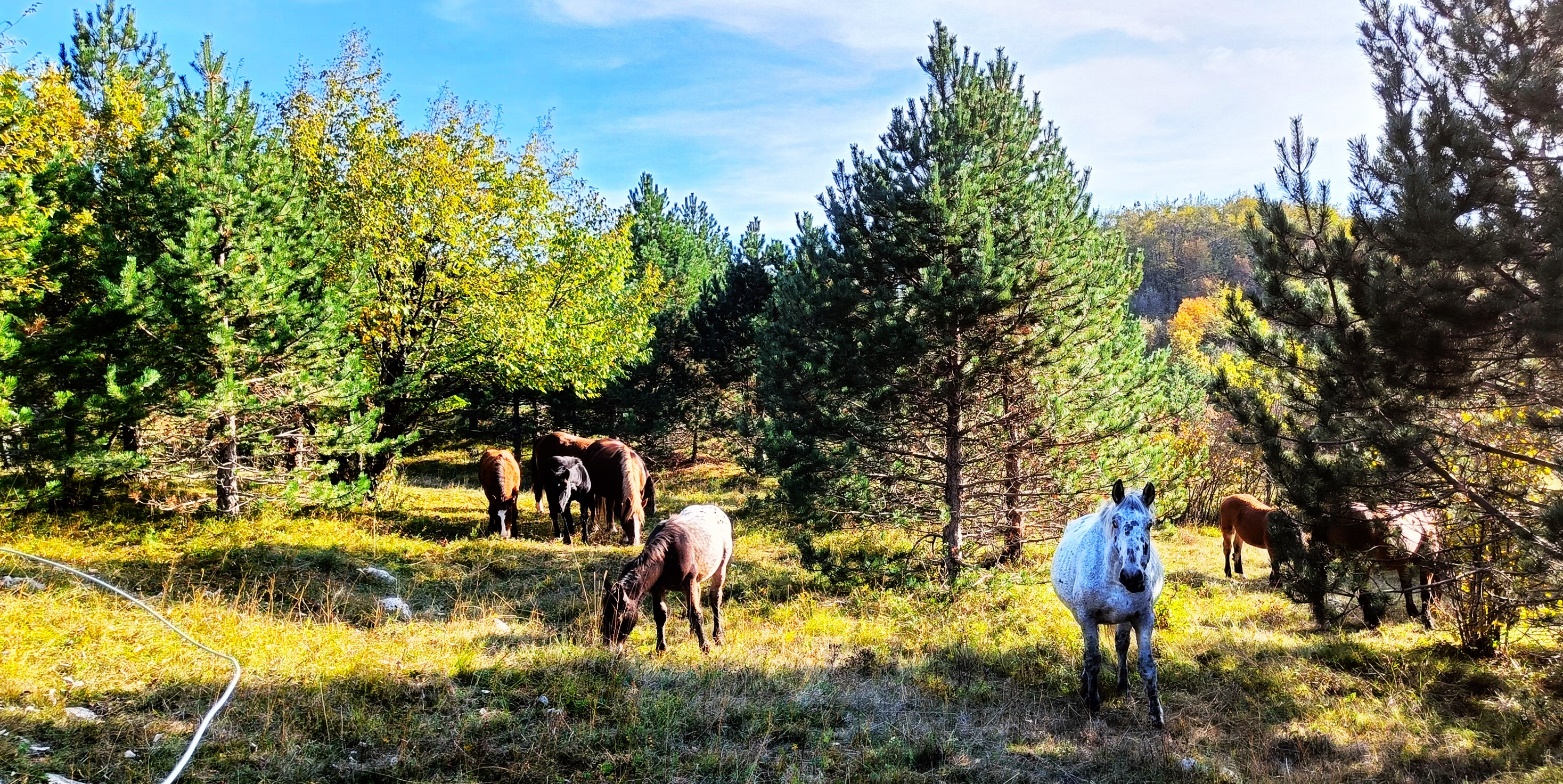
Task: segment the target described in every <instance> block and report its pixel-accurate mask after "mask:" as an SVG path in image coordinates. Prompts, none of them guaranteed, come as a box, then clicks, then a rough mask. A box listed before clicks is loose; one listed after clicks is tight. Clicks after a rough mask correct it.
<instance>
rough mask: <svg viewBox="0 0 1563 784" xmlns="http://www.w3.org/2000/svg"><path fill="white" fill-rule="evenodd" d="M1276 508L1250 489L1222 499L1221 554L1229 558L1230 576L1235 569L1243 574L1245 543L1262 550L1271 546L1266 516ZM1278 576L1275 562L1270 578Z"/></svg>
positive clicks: (1228, 574)
mask: <svg viewBox="0 0 1563 784" xmlns="http://www.w3.org/2000/svg"><path fill="white" fill-rule="evenodd" d="M1274 511H1275V507H1273V506H1269V505H1268V504H1265V503H1264V502H1263V501H1260V500H1259V499H1257V498H1255V497H1253V496H1251V495H1249V494H1247V493H1238V494H1236V495H1229V496H1227V497H1226V498H1223V499H1221V556H1222V559H1223V560H1224V561H1225V562H1226V570H1227V576H1228V577H1231V576H1232V572H1233V571H1236V572H1237V574H1238V576H1240V577H1241V576H1242V575H1243V545H1245V544H1246V545H1249V546H1252V547H1257V548H1259V549H1261V550H1269V549H1270V533H1269V530H1268V529H1267V528H1266V526H1265V520H1266V519H1267V518H1268V517H1269V516H1270V513H1271V512H1274ZM1279 579H1280V575H1279V573H1278V572H1276V571H1275V567H1274V564H1272V565H1271V569H1270V582H1272V583H1273V582H1276V581H1277V580H1279Z"/></svg>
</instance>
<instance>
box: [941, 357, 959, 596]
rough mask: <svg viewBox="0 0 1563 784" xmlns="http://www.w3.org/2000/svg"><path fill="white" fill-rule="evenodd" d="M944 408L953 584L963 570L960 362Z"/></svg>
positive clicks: (947, 564)
mask: <svg viewBox="0 0 1563 784" xmlns="http://www.w3.org/2000/svg"><path fill="white" fill-rule="evenodd" d="M945 394H946V397H945V410H944V505H945V508H946V509H947V510H948V511H949V513H950V520H949V522H947V523H945V526H944V574H945V579H947V580H949V582H950V585H952V586H953V585H955V579H956V578H957V577H958V576H960V570H961V535H962V533H963V532H962V530H961V500H962V495H963V494H962V492H961V491H962V489H963V488H962V487H961V436H962V433H961V385H960V363H959V362H958V361H957V362H955V363H954V364H953V366H952V367H951V373H950V379H949V389H948V390H947V391H946V393H945Z"/></svg>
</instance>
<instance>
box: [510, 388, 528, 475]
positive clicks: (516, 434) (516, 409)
mask: <svg viewBox="0 0 1563 784" xmlns="http://www.w3.org/2000/svg"><path fill="white" fill-rule="evenodd" d="M524 442H525V439H524V438H523V437H522V435H521V393H520V392H517V393H515V394H514V395H511V396H510V451H511V453H512V454H514V455H515V456H516V460H521V445H522V443H524Z"/></svg>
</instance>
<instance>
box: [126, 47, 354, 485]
mask: <svg viewBox="0 0 1563 784" xmlns="http://www.w3.org/2000/svg"><path fill="white" fill-rule="evenodd" d="M224 60H225V58H224V57H223V56H221V55H219V54H217V53H215V52H214V51H213V50H212V42H211V39H210V38H208V39H207V40H205V41H204V42H203V43H202V45H201V50H200V52H199V55H198V57H197V59H196V61H195V62H194V63H193V66H194V69H195V79H194V80H190V81H186V80H183V79H182V80H181V86H180V89H179V93H178V100H177V104H176V111H175V115H174V118H173V126H174V132H175V133H174V136H175V143H174V149H173V155H172V167H171V169H172V175H173V176H172V179H173V181H174V183H175V184H176V187H177V188H178V189H179V190H180V202H181V204H182V205H183V206H184V208H185V221H186V223H185V230H184V232H183V235H182V236H181V237H179V238H178V239H177V240H176V241H175V242H174V243H173V248H172V250H171V252H170V253H168V254H165V255H164V256H162V257H161V258H160V259H159V260H158V263H157V265H156V266H155V268H154V272H155V274H156V275H157V277H158V279H159V280H160V281H162V289H163V292H164V293H163V295H162V302H163V303H164V307H163V308H162V309H161V311H160V312H157V313H148V314H146V315H145V316H143V319H144V321H145V322H147V326H148V328H149V331H157V332H159V333H160V334H163V335H166V336H167V337H168V338H169V341H170V348H171V350H170V352H169V355H168V356H169V360H168V361H167V362H166V363H165V364H164V367H163V369H162V370H163V374H164V375H165V376H166V377H169V378H177V379H178V388H179V389H180V390H181V391H182V392H184V393H185V396H184V397H183V401H184V403H183V405H182V406H181V407H180V410H179V411H178V412H177V413H178V414H179V415H180V416H181V417H182V418H188V419H191V420H193V426H191V427H186V428H183V429H181V428H178V427H175V428H172V429H173V430H175V431H181V432H183V433H184V435H186V437H187V438H188V439H189V440H190V441H192V442H193V447H194V448H193V450H192V449H191V447H192V444H190V443H185V444H180V443H177V439H171V443H170V447H171V451H170V453H169V454H168V455H167V456H166V458H167V459H168V460H170V461H172V462H173V463H174V466H175V467H176V468H175V470H183V469H188V468H190V467H192V466H196V467H201V466H211V467H213V469H214V471H213V476H212V479H211V481H212V482H213V487H214V490H215V496H216V505H217V509H218V511H219V512H221V513H223V514H229V515H233V514H237V513H238V512H239V510H240V508H241V505H242V503H243V502H244V500H245V499H246V498H249V497H253V496H255V495H257V494H258V493H256V492H255V490H253V489H251V488H246V487H244V486H243V480H244V478H245V476H246V475H248V476H249V477H250V478H251V479H252V480H258V479H263V478H265V476H266V475H267V474H271V475H272V476H271V477H270V478H268V479H266V481H267V483H268V484H270V485H272V486H273V487H275V486H277V485H280V484H282V481H281V478H280V477H277V476H276V474H278V473H279V470H281V471H284V472H285V471H286V470H287V469H300V468H303V467H304V465H305V463H306V460H305V455H304V452H305V451H306V449H307V445H306V439H305V434H304V427H305V423H306V421H307V420H308V418H309V417H310V415H311V414H314V413H317V412H318V411H319V410H320V409H321V408H322V407H323V406H330V407H344V406H346V405H348V404H349V403H350V402H351V400H350V398H351V397H352V389H351V387H352V373H351V371H350V370H349V371H348V372H344V367H347V368H351V366H352V364H353V362H352V359H353V353H352V347H351V345H350V344H349V343H348V342H347V340H346V335H345V334H344V332H343V327H344V312H345V311H344V307H343V306H344V303H343V301H342V300H343V296H342V295H343V292H342V291H340V290H338V289H334V288H333V287H331V286H330V285H329V284H328V283H327V280H326V276H325V266H324V260H325V259H327V258H329V257H330V256H331V254H332V252H333V246H332V232H331V227H330V215H329V214H328V213H327V212H326V211H325V210H324V209H322V208H321V206H320V204H319V202H318V200H317V199H314V198H311V197H310V195H309V194H308V192H307V190H306V183H305V181H304V178H303V177H302V176H300V175H299V174H297V173H295V172H294V170H293V166H292V163H291V161H290V160H289V157H288V155H287V153H286V151H285V150H283V149H282V147H281V142H282V139H281V137H280V136H271V137H267V136H266V135H264V134H263V133H262V132H261V130H260V128H259V127H258V119H257V111H256V108H255V106H254V105H253V104H252V103H251V101H250V90H249V85H248V84H241V85H237V86H235V85H232V84H230V80H231V79H232V76H231V74H230V73H229V72H228V70H227V68H226V64H225V61H224ZM175 347H177V348H176V349H175ZM192 451H193V452H194V453H195V455H194V457H192V455H191V452H192ZM267 468H271V469H279V470H272V471H267V470H266V469H267ZM200 473H201V474H203V475H204V474H205V473H206V472H204V471H202V472H200ZM285 475H286V474H285V473H284V476H285Z"/></svg>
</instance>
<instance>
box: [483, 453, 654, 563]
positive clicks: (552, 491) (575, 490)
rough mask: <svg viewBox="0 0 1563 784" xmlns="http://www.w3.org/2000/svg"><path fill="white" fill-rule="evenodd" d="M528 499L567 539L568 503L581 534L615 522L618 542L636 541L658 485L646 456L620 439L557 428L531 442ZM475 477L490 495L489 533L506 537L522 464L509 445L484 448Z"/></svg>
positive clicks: (571, 526) (570, 532) (570, 529)
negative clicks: (619, 535) (576, 516)
mask: <svg viewBox="0 0 1563 784" xmlns="http://www.w3.org/2000/svg"><path fill="white" fill-rule="evenodd" d="M527 467H528V469H529V470H528V473H529V474H530V475H531V477H532V499H533V501H534V502H535V503H536V505H537V511H538V512H542V511H543V498H544V497H545V496H546V497H547V499H548V515H549V517H550V518H551V519H552V520H553V525H554V537H555V538H559V539H563V540H564V543H565V544H570V542H571V539H572V537H573V536H574V534H575V520H574V518H572V517H571V516H570V504H571V502H572V501H573V502H575V504H576V505H577V506H579V507H580V510H581V540H582V541H583V542H584V541H587V540H588V539H589V538H590V536H591V526H592V521H593V520H594V519H595V520H601V521H603V525H607V524H608V523H609V522H610V521H611V522H615V523H618V525H619V530H620V532H621V533H622V543H623V544H629V545H635V546H639V545H640V532H641V528H643V527H644V526H645V523H646V519H647V516H649V515H654V514H656V513H657V488H656V483H655V482H654V481H653V480H652V478H651V472H650V471H648V470H646V461H645V460H642V459H641V457H640V454H639V453H638V452H636V451H635V450H634V449H631V448H630V446H629V445H628V444H626V443H624V442H623V441H619V440H618V439H614V438H599V439H595V440H594V439H589V438H581V437H579V436H575V435H571V434H569V433H565V432H561V431H558V430H555V431H554V432H552V433H547V434H544V435H541V436H538V437H537V440H535V441H533V442H532V457H531V459H530V460H529V461H528V466H527ZM478 482H479V483H480V484H482V485H483V494H484V495H486V496H488V533H490V534H499V535H500V536H501V537H503V538H505V539H509V538H510V525H511V521H512V520H515V519H516V503H517V501H519V500H520V497H521V466H520V464H519V463H517V462H516V457H515V455H513V454H511V453H510V450H508V449H487V450H484V452H483V456H482V457H481V458H479V459H478Z"/></svg>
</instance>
